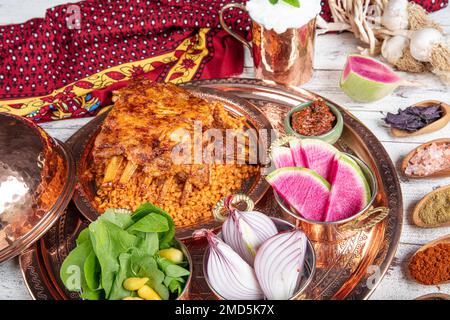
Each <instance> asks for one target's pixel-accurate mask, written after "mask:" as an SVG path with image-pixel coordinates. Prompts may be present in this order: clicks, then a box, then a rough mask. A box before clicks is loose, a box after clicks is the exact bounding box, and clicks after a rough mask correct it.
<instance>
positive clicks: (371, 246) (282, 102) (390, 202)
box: [20, 78, 403, 299]
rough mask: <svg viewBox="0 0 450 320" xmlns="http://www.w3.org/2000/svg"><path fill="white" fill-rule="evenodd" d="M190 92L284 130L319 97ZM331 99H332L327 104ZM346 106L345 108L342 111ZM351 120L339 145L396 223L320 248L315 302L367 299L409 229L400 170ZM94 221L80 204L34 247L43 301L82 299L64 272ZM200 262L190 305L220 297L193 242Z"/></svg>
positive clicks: (229, 87)
mask: <svg viewBox="0 0 450 320" xmlns="http://www.w3.org/2000/svg"><path fill="white" fill-rule="evenodd" d="M187 86H188V87H191V86H193V87H209V88H214V89H218V90H223V91H226V92H230V93H233V94H235V95H237V96H240V97H241V98H246V99H248V100H249V101H250V102H252V103H254V104H256V105H257V106H258V107H259V108H260V110H262V111H263V112H264V113H265V114H266V115H267V116H268V118H269V119H270V121H271V122H272V124H273V125H274V127H277V128H279V129H280V130H281V129H282V123H283V117H284V114H285V113H286V112H287V111H288V110H289V109H290V108H291V107H292V106H295V105H297V104H299V103H301V102H304V101H305V100H308V99H311V98H314V97H317V96H318V95H316V94H314V93H311V92H308V91H305V90H302V89H297V88H287V87H283V86H279V85H275V84H272V83H267V82H262V81H259V80H253V79H234V78H233V79H221V80H203V81H198V82H193V83H190V84H188V85H187ZM325 100H327V99H325ZM338 107H339V106H338ZM339 108H340V110H341V111H342V113H343V117H344V123H345V126H344V132H343V135H342V138H341V139H340V140H339V141H338V143H337V146H338V147H339V148H340V149H342V150H345V151H346V152H349V153H353V154H355V155H357V156H358V157H360V158H361V159H363V160H364V161H365V162H366V163H367V164H368V165H369V166H371V167H372V169H373V170H374V172H375V175H376V178H377V180H378V184H379V186H380V188H379V189H380V190H379V193H378V195H377V200H376V201H377V205H384V206H386V207H388V208H389V209H390V214H389V215H388V217H387V218H386V219H385V220H384V221H383V222H382V223H380V224H378V225H377V226H375V227H373V228H372V229H370V230H368V231H363V232H360V233H358V234H357V235H356V236H354V237H353V238H350V239H348V240H346V241H343V242H340V243H336V244H316V245H315V250H316V254H317V255H318V259H321V258H322V259H323V258H324V257H325V256H326V257H327V259H326V260H327V265H318V268H317V270H316V274H315V277H314V279H313V281H312V283H311V285H310V287H309V289H308V292H307V297H308V298H310V299H367V298H369V297H370V295H371V294H372V293H373V291H374V290H375V288H376V287H377V285H378V284H379V283H380V281H381V279H382V278H383V276H384V275H385V273H386V271H387V270H388V268H389V265H390V264H391V262H392V260H393V258H394V255H395V252H396V249H397V245H398V242H399V238H400V233H401V229H402V217H403V205H402V195H401V190H400V184H399V181H398V178H397V174H396V171H395V167H394V165H393V163H392V161H391V160H390V158H389V156H388V154H387V153H386V151H385V150H384V148H383V146H382V145H381V143H380V142H379V141H378V139H377V138H376V137H375V136H374V135H373V134H372V133H371V132H370V131H369V130H368V129H367V128H366V127H365V126H364V125H363V124H362V123H361V122H359V121H358V120H357V119H356V118H355V117H353V116H352V115H351V114H350V113H349V112H347V111H345V110H344V109H343V108H342V107H339ZM256 207H257V209H258V210H260V211H263V212H265V213H269V214H271V215H274V216H278V217H282V218H285V219H287V217H285V216H283V215H282V212H281V210H280V209H279V208H278V207H277V205H276V203H275V201H274V199H273V194H272V193H271V192H267V193H266V195H265V196H264V198H263V199H262V200H261V201H260V202H259V203H258V205H257V206H256ZM86 223H87V221H86V220H85V219H84V218H82V216H81V215H80V214H79V213H77V210H76V208H75V206H74V205H73V204H71V205H70V206H69V207H68V210H67V212H66V214H65V215H63V216H62V217H61V218H60V220H58V221H57V223H56V224H55V225H54V226H53V227H52V228H51V230H50V231H49V232H48V233H47V234H46V235H45V236H44V237H43V238H42V239H41V240H40V241H39V242H38V243H37V244H35V245H34V246H33V247H31V248H30V249H28V251H26V252H25V253H23V254H22V256H21V257H20V265H21V269H22V272H23V276H24V279H25V281H26V283H27V285H28V288H29V291H30V293H31V295H32V296H33V298H35V299H76V298H78V296H77V295H76V294H73V293H68V292H66V291H65V289H63V286H62V284H61V282H60V280H59V268H60V266H61V263H62V261H63V259H64V258H65V256H66V255H67V253H68V252H69V251H70V250H71V249H72V247H73V246H74V242H75V241H74V240H75V238H76V235H77V233H78V232H79V231H80V229H82V228H83V226H84V224H86ZM185 243H186V245H187V246H188V249H189V251H190V253H191V256H192V259H193V261H194V274H193V279H192V285H191V289H190V296H189V298H190V299H213V296H212V294H211V293H210V291H209V289H208V287H207V285H206V282H205V280H204V277H203V274H202V256H203V252H204V249H205V243H204V242H203V241H192V240H185Z"/></svg>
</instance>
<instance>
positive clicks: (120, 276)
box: [108, 253, 132, 300]
mask: <svg viewBox="0 0 450 320" xmlns="http://www.w3.org/2000/svg"><path fill="white" fill-rule="evenodd" d="M131 276H132V273H131V254H129V253H121V254H120V256H119V271H118V272H117V274H116V277H115V278H114V283H113V285H112V287H111V293H110V294H109V297H108V300H122V299H123V298H125V297H128V296H131V292H130V291H128V290H125V288H124V287H123V282H124V281H125V280H126V279H127V278H129V277H131Z"/></svg>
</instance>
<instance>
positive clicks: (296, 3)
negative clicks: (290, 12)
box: [269, 0, 300, 8]
mask: <svg viewBox="0 0 450 320" xmlns="http://www.w3.org/2000/svg"><path fill="white" fill-rule="evenodd" d="M281 1H283V2H285V3H287V4H290V5H291V6H293V7H296V8H300V1H298V0H281ZM269 2H270V3H271V4H277V3H278V0H269Z"/></svg>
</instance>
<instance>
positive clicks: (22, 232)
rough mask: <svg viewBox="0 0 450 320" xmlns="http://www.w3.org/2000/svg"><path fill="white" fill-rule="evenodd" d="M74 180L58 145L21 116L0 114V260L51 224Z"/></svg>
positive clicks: (69, 163)
mask: <svg viewBox="0 0 450 320" xmlns="http://www.w3.org/2000/svg"><path fill="white" fill-rule="evenodd" d="M74 182H75V165H74V162H73V160H72V156H71V154H70V152H69V150H68V149H67V148H66V147H65V146H64V144H63V143H61V142H59V141H56V140H54V139H52V138H51V137H50V136H48V135H47V134H46V133H45V131H44V130H42V129H41V128H40V127H38V126H37V125H35V124H34V123H33V122H31V121H29V120H27V119H25V118H22V117H18V116H14V115H10V114H6V113H0V262H3V261H6V260H8V259H9V258H12V257H14V256H16V255H18V254H20V253H21V252H23V251H24V250H25V249H26V248H27V247H29V246H30V245H31V244H32V243H34V242H35V241H36V240H38V239H39V238H40V237H41V236H42V235H43V234H44V233H45V232H46V231H47V230H48V229H49V228H50V227H51V226H52V224H53V223H54V222H55V221H56V219H57V218H58V217H59V216H60V215H61V213H62V212H63V211H64V209H65V208H66V207H67V204H68V203H69V201H70V198H71V196H72V192H73V188H74Z"/></svg>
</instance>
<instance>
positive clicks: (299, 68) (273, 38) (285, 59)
mask: <svg viewBox="0 0 450 320" xmlns="http://www.w3.org/2000/svg"><path fill="white" fill-rule="evenodd" d="M234 7H235V8H239V9H241V10H243V11H246V7H245V5H243V4H239V3H229V4H227V5H225V6H223V8H222V9H221V10H220V13H219V17H220V24H221V25H222V28H223V29H224V30H226V31H227V32H228V33H229V34H231V35H232V36H233V37H235V38H236V39H237V40H239V41H240V42H241V43H243V44H244V45H245V46H246V47H248V48H249V49H250V52H252V56H253V63H254V65H255V72H256V74H255V76H256V78H257V79H264V80H271V81H275V82H278V83H281V84H285V85H292V86H299V85H302V84H304V83H306V82H308V81H309V80H310V79H311V77H312V72H313V61H314V44H315V38H316V18H314V19H311V20H310V21H309V22H308V23H307V24H305V25H304V26H302V27H300V28H289V29H287V30H286V31H285V32H283V33H281V34H279V33H277V32H276V31H274V30H269V29H266V28H265V27H264V26H263V25H261V24H259V23H257V22H255V21H253V20H252V35H253V39H252V41H251V42H247V41H246V40H245V39H244V38H243V37H241V36H240V35H238V34H236V33H235V32H234V31H232V30H231V29H230V28H229V27H228V26H227V25H226V23H225V21H224V19H223V13H224V11H225V10H227V9H230V8H234Z"/></svg>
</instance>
